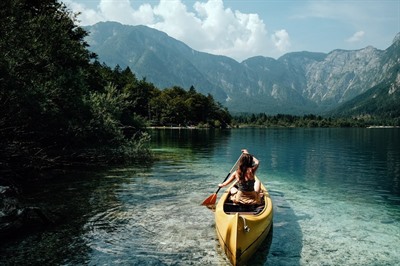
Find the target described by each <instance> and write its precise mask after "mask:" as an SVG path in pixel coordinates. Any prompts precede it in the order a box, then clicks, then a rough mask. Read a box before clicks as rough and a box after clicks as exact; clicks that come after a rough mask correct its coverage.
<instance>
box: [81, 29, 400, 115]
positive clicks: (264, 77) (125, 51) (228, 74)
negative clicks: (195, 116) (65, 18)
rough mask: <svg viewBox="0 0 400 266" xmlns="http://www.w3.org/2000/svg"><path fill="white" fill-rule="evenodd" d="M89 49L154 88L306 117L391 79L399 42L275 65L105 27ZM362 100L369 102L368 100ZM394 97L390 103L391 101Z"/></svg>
mask: <svg viewBox="0 0 400 266" xmlns="http://www.w3.org/2000/svg"><path fill="white" fill-rule="evenodd" d="M86 30H88V31H89V36H88V37H87V41H88V43H89V45H90V47H89V49H90V50H91V51H93V52H95V53H97V54H98V56H99V60H100V61H103V62H105V63H106V64H108V65H110V66H115V65H119V66H121V67H123V68H124V67H127V66H129V67H130V68H131V69H132V71H133V72H134V73H135V74H136V75H137V76H138V78H143V77H145V78H146V80H147V81H150V82H152V83H154V84H155V85H156V86H157V87H159V88H167V87H171V86H174V85H177V86H181V87H182V88H185V89H189V88H190V86H192V85H193V86H194V87H195V88H196V90H197V91H199V92H201V93H204V94H207V93H210V94H212V95H213V96H214V97H215V99H216V100H218V101H219V102H221V103H222V104H223V105H225V106H226V107H228V108H229V110H230V111H231V112H233V113H235V112H255V113H259V112H265V113H268V114H276V113H287V114H304V113H311V112H312V113H319V114H323V113H326V112H330V111H333V110H335V109H336V108H338V107H339V106H342V104H344V103H346V102H348V101H350V100H352V99H355V98H356V97H357V96H359V95H362V94H363V93H365V92H367V91H368V90H369V89H371V88H374V87H375V86H377V85H379V84H385V82H386V83H387V82H389V80H392V79H393V75H396V73H395V72H396V71H398V66H399V64H400V61H399V60H397V59H398V58H399V54H400V49H396V47H398V44H399V42H400V40H399V38H397V37H396V38H395V41H394V43H393V45H392V46H391V47H389V48H388V49H386V50H384V51H382V50H378V49H375V48H373V47H370V46H369V47H366V48H364V49H360V50H354V51H346V50H334V51H332V52H330V53H328V54H324V53H313V52H296V53H288V54H286V55H284V56H282V57H280V58H279V59H273V58H268V57H261V56H258V57H253V58H249V59H247V60H244V61H243V62H237V61H235V60H233V59H231V58H229V57H225V56H217V55H211V54H207V53H203V52H198V51H195V50H193V49H191V48H190V47H189V46H187V45H186V44H184V43H182V42H180V41H178V40H176V39H173V38H171V37H169V36H168V35H167V34H165V33H163V32H160V31H157V30H154V29H151V28H148V27H145V26H126V25H122V24H119V23H115V22H102V23H98V24H95V25H93V26H89V27H86ZM366 97H367V96H366ZM392 97H394V96H393V95H392V94H389V95H387V100H388V101H392Z"/></svg>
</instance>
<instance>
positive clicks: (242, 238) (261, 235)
mask: <svg viewBox="0 0 400 266" xmlns="http://www.w3.org/2000/svg"><path fill="white" fill-rule="evenodd" d="M256 178H257V177H256ZM232 186H233V185H232ZM232 186H230V187H229V188H228V189H227V190H226V191H225V193H224V194H223V195H222V196H221V198H220V200H219V201H218V203H217V206H216V208H215V225H216V230H217V235H218V240H219V243H220V244H221V247H222V249H223V250H224V252H225V254H226V256H227V257H228V258H229V260H230V261H231V263H232V265H234V266H235V265H242V264H244V263H245V262H246V261H248V260H249V259H250V258H251V257H252V255H253V254H254V253H255V252H256V251H257V249H258V247H259V246H260V244H261V243H262V242H263V241H264V240H265V238H266V237H267V235H268V233H269V231H270V229H271V226H272V217H273V210H272V201H271V198H270V196H269V194H268V191H267V190H266V189H265V187H264V185H263V184H262V183H261V190H262V191H263V192H264V196H263V201H262V204H261V205H257V206H255V205H240V204H239V205H237V204H234V203H233V202H232V201H230V200H229V191H230V189H231V187H232Z"/></svg>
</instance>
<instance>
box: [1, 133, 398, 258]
mask: <svg viewBox="0 0 400 266" xmlns="http://www.w3.org/2000/svg"><path fill="white" fill-rule="evenodd" d="M151 134H152V148H153V150H154V153H155V154H156V155H157V156H158V157H159V158H160V159H159V160H157V161H155V162H154V163H148V162H141V163H139V164H136V165H132V166H129V167H124V168H113V169H105V170H104V169H102V170H100V169H99V170H98V171H95V172H93V170H90V171H89V170H87V171H82V169H81V170H79V171H78V170H77V171H75V172H74V173H67V174H63V175H62V178H58V179H55V180H52V181H46V182H45V183H44V182H43V183H40V184H35V185H33V186H31V187H30V188H29V189H28V188H26V189H25V190H26V191H25V193H26V194H25V195H26V196H25V197H26V201H27V202H30V203H31V204H32V205H34V206H38V207H41V208H43V209H45V210H51V211H55V212H62V213H63V214H64V215H65V217H64V218H63V221H62V223H61V224H60V225H57V226H54V227H51V228H50V229H47V230H42V231H39V232H37V233H34V234H32V235H30V236H29V237H25V238H16V239H15V240H13V241H12V242H9V243H7V245H0V264H1V265H24V264H30V265H34V264H38V265H43V264H45V265H49V264H52V265H82V264H84V265H115V264H119V265H228V263H229V262H228V260H227V259H226V258H225V256H224V254H223V253H222V251H221V249H220V247H219V244H218V240H217V237H216V233H215V227H214V226H215V224H214V216H213V212H212V211H210V210H208V209H207V208H205V207H203V206H200V204H201V202H202V201H203V200H204V199H205V198H207V197H208V196H209V195H211V194H212V193H214V192H215V191H216V190H217V188H218V187H217V185H218V183H220V182H222V180H223V179H224V178H225V177H226V175H227V173H228V172H229V170H230V169H231V167H232V166H233V164H234V163H235V162H236V160H237V158H238V157H239V155H240V150H241V149H242V148H247V149H248V150H249V151H250V153H252V154H254V155H255V156H256V157H257V158H258V159H259V160H260V168H259V170H258V177H259V178H260V179H261V180H262V181H263V182H264V184H265V185H266V187H267V189H268V190H269V191H270V194H271V197H272V200H273V204H274V225H273V232H272V234H271V235H270V237H269V239H268V240H267V241H266V243H264V246H263V247H262V249H261V250H260V251H259V252H258V253H257V254H256V256H255V258H254V260H253V261H252V262H251V263H250V264H251V265H396V264H397V265H398V263H399V262H400V252H399V251H398V249H399V247H400V129H389V128H380V129H354V128H350V129H294V128H293V129H231V130H188V129H185V130H177V129H162V130H154V131H151ZM220 193H222V192H220Z"/></svg>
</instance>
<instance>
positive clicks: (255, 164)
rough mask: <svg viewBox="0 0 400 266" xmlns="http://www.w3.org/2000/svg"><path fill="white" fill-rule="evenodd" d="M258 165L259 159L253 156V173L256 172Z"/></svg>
mask: <svg viewBox="0 0 400 266" xmlns="http://www.w3.org/2000/svg"><path fill="white" fill-rule="evenodd" d="M259 165H260V161H259V160H258V159H257V158H256V157H254V156H253V167H252V168H253V174H255V173H256V171H257V169H258V166H259Z"/></svg>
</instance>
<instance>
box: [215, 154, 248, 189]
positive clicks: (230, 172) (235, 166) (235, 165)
mask: <svg viewBox="0 0 400 266" xmlns="http://www.w3.org/2000/svg"><path fill="white" fill-rule="evenodd" d="M242 156H243V153H242V154H240V156H239V158H238V159H237V161H236V163H235V164H234V165H233V167H232V169H231V170H230V171H229V173H228V174H227V175H226V177H225V179H224V181H222V183H224V182H225V181H226V180H227V179H228V177H229V176H230V175H231V174H232V171H233V170H235V169H236V168H237V166H238V164H239V161H240V158H242ZM220 189H221V187H218V189H217V192H215V194H218V192H219V190H220Z"/></svg>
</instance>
